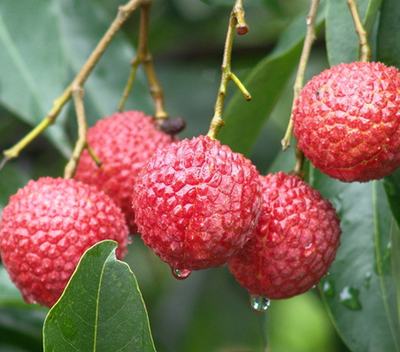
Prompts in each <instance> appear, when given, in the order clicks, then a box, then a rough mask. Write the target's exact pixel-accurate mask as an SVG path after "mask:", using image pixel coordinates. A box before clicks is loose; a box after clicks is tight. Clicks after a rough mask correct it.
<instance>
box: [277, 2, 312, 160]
mask: <svg viewBox="0 0 400 352" xmlns="http://www.w3.org/2000/svg"><path fill="white" fill-rule="evenodd" d="M318 7H319V0H312V1H311V6H310V10H309V13H308V15H307V19H306V23H307V31H306V36H305V38H304V44H303V50H302V52H301V56H300V62H299V67H298V69H297V74H296V80H295V83H294V86H293V103H292V111H293V109H294V107H295V105H296V100H297V98H298V96H299V93H300V91H301V89H302V87H303V84H304V75H305V72H306V68H307V63H308V59H309V57H310V52H311V48H312V45H313V43H314V41H315V40H316V33H315V25H316V18H317V13H318ZM292 134H293V113H292V114H291V116H290V119H289V124H288V127H287V129H286V133H285V136H284V137H283V139H282V141H281V143H282V150H283V151H285V150H286V149H288V148H289V147H290V140H291V138H292ZM296 145H297V143H296ZM296 148H297V146H296ZM295 154H296V159H297V155H298V152H296V151H295ZM297 164H298V163H297V162H296V165H297Z"/></svg>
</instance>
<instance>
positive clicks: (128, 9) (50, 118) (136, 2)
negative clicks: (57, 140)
mask: <svg viewBox="0 0 400 352" xmlns="http://www.w3.org/2000/svg"><path fill="white" fill-rule="evenodd" d="M146 1H147V0H130V1H129V2H127V3H126V4H125V5H124V6H121V7H120V8H119V11H118V14H117V16H116V18H115V19H114V21H113V22H112V23H111V25H110V27H109V28H108V30H107V31H106V33H105V34H104V36H103V37H102V38H101V40H100V41H99V43H98V44H97V46H96V48H95V49H94V50H93V52H92V53H91V55H90V56H89V58H88V60H87V61H86V63H85V64H84V65H83V67H82V68H81V70H80V71H79V72H78V74H77V75H76V77H75V78H74V80H73V81H72V82H71V84H70V85H69V86H68V87H67V88H66V89H65V91H64V92H63V93H62V94H61V95H60V96H59V97H58V98H57V99H56V100H55V101H54V103H53V108H52V109H51V110H50V112H49V113H48V114H47V116H46V117H45V118H44V119H43V120H42V121H41V122H40V123H39V124H38V125H37V126H36V127H34V128H33V129H32V130H31V131H30V132H29V133H28V134H27V135H26V136H25V137H23V138H22V139H21V140H20V141H19V142H18V143H16V144H15V145H14V146H12V147H11V148H9V149H7V150H4V151H3V155H4V160H3V162H2V163H1V165H2V166H4V164H5V163H6V162H7V161H8V160H11V159H15V158H17V157H18V155H19V154H20V153H21V151H22V150H23V149H24V148H25V147H26V146H27V145H28V144H30V143H31V142H32V141H33V140H34V139H35V138H37V137H38V136H39V135H40V134H41V133H42V132H43V131H44V130H45V129H46V128H47V127H49V126H50V125H52V124H53V123H54V122H55V120H56V118H57V116H58V115H59V113H60V112H61V110H62V108H63V107H64V105H65V104H66V103H67V102H68V101H69V100H70V99H71V97H72V92H73V90H74V89H76V87H82V86H83V84H84V83H85V81H86V79H87V78H88V77H89V75H90V73H91V72H92V70H93V69H94V67H95V66H96V64H97V63H98V61H99V60H100V58H101V57H102V55H103V53H104V52H105V50H106V49H107V48H108V46H109V45H110V43H111V42H112V40H113V39H114V37H115V35H116V34H117V33H118V32H119V30H120V29H121V28H122V26H123V24H124V23H125V22H126V20H127V19H128V18H129V17H130V16H131V15H132V13H133V12H134V11H135V10H136V9H137V8H138V7H139V6H141V4H143V3H144V2H146Z"/></svg>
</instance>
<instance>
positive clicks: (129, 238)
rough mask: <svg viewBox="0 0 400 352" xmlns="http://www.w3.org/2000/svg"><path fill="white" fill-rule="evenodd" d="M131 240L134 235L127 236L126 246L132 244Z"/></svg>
mask: <svg viewBox="0 0 400 352" xmlns="http://www.w3.org/2000/svg"><path fill="white" fill-rule="evenodd" d="M133 238H134V235H129V236H128V244H131V243H132V242H133Z"/></svg>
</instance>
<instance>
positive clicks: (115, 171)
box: [74, 111, 176, 234]
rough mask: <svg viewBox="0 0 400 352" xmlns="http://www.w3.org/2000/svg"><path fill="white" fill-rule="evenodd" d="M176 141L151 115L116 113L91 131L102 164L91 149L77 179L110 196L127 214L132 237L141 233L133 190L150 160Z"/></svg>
mask: <svg viewBox="0 0 400 352" xmlns="http://www.w3.org/2000/svg"><path fill="white" fill-rule="evenodd" d="M175 140H176V138H174V137H171V136H169V135H167V134H166V133H164V132H162V131H160V130H158V129H157V128H156V126H155V124H154V121H153V119H152V118H151V117H150V116H146V115H145V114H144V113H142V112H138V111H126V112H122V113H118V112H117V113H115V114H114V115H113V116H111V117H106V118H105V119H103V120H99V121H98V122H97V123H96V125H94V126H93V127H91V128H89V130H88V133H87V141H88V144H89V146H90V147H91V148H92V149H93V151H94V152H95V154H96V155H97V157H98V158H99V159H100V161H101V162H102V165H101V166H100V167H98V166H97V165H96V164H95V162H94V161H93V158H92V157H91V156H90V154H89V153H88V151H87V150H85V151H84V152H83V154H82V156H81V158H80V160H79V164H78V168H77V171H76V173H75V176H74V178H75V179H76V180H79V181H82V182H84V183H87V184H90V185H94V186H96V187H97V188H98V189H100V190H102V191H104V192H105V193H106V194H108V195H109V196H110V197H111V198H112V199H113V200H114V202H115V203H116V204H117V205H118V206H119V207H120V208H121V209H122V212H123V213H124V214H125V217H126V221H127V224H128V226H129V230H130V233H131V234H135V233H137V227H136V225H135V223H134V219H135V215H134V212H133V210H132V206H131V204H132V188H133V185H134V183H135V180H136V177H137V174H138V172H139V170H140V168H141V167H142V166H143V164H144V163H145V162H146V160H147V159H148V158H149V157H150V156H151V155H153V153H154V152H155V151H156V150H157V149H158V148H160V147H165V146H167V145H169V144H171V143H172V142H174V141H175Z"/></svg>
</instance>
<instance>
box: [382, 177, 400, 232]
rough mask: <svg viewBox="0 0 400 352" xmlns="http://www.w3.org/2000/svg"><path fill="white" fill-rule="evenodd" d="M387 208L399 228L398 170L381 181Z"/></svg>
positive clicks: (399, 197) (399, 181)
mask: <svg viewBox="0 0 400 352" xmlns="http://www.w3.org/2000/svg"><path fill="white" fill-rule="evenodd" d="M383 186H384V188H385V192H386V196H387V198H388V202H389V207H390V209H391V210H392V214H393V218H394V220H395V221H396V223H397V226H399V227H400V169H398V170H397V171H396V172H394V173H393V174H391V175H389V176H386V177H385V178H384V180H383Z"/></svg>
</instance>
